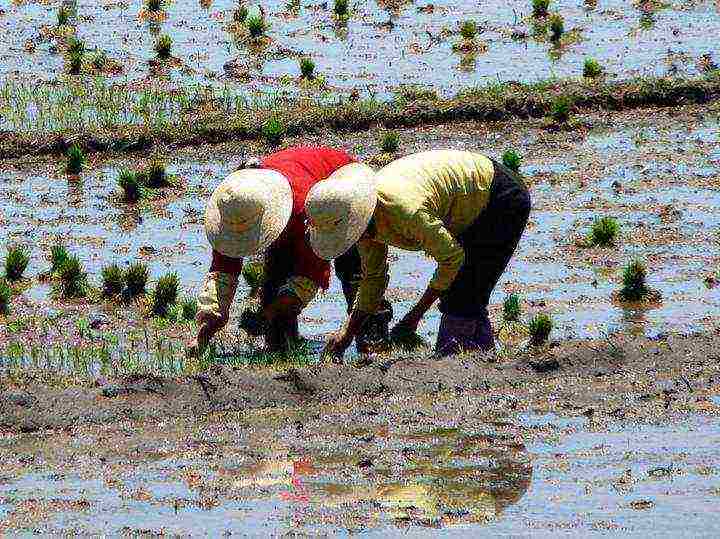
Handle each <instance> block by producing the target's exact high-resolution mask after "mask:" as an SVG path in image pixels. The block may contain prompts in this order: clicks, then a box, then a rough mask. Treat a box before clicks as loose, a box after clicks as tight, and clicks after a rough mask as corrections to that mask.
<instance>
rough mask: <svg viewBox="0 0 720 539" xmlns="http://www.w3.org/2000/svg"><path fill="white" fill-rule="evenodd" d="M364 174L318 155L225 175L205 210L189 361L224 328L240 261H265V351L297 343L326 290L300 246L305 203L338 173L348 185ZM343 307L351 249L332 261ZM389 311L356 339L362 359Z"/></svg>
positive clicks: (270, 160) (300, 152) (325, 269)
mask: <svg viewBox="0 0 720 539" xmlns="http://www.w3.org/2000/svg"><path fill="white" fill-rule="evenodd" d="M251 166H255V165H251ZM358 170H364V168H363V167H362V165H360V164H358V163H356V162H355V160H354V159H353V158H352V157H350V156H349V155H348V154H347V153H345V152H342V151H337V150H333V149H331V148H323V147H297V148H291V149H287V150H283V151H280V152H277V153H275V154H272V155H270V156H268V157H266V158H265V159H264V160H262V161H260V162H257V168H245V169H243V170H239V171H236V172H234V173H232V174H230V175H229V176H228V177H227V178H226V179H225V180H224V181H223V182H222V183H221V184H220V185H219V186H218V187H217V188H216V189H215V191H214V192H213V194H212V196H211V197H210V200H209V201H208V204H207V208H206V210H205V232H206V235H207V238H208V240H209V242H210V244H211V246H212V249H213V252H212V263H211V265H210V270H209V272H208V273H207V275H206V276H205V280H204V283H203V289H202V291H201V293H200V295H199V298H198V315H197V321H198V333H197V338H196V339H195V342H194V343H192V344H191V346H190V350H189V351H190V352H191V353H198V352H202V350H204V349H205V347H206V346H207V344H208V342H209V341H210V339H212V337H213V336H214V335H215V334H216V333H217V332H218V331H219V330H220V329H222V328H223V327H224V326H225V325H226V324H227V322H228V320H229V313H230V306H231V304H232V301H233V298H234V296H235V291H236V288H237V285H238V280H239V277H240V274H241V272H242V265H243V258H244V257H247V256H252V255H256V254H259V253H263V252H264V253H265V283H264V285H263V289H262V306H263V314H264V316H265V319H266V321H267V322H268V330H267V332H266V335H265V340H266V345H267V347H268V349H269V350H271V351H278V350H282V349H285V348H286V347H287V345H288V343H289V342H290V341H292V340H294V339H296V338H297V337H298V322H297V317H298V315H299V314H300V312H301V311H302V309H303V308H304V307H305V306H306V305H307V304H308V303H310V301H311V300H312V299H313V298H314V296H315V294H316V293H317V291H318V289H319V288H322V289H327V288H328V285H329V282H330V264H329V263H328V262H327V261H325V260H322V259H320V258H318V257H317V255H315V253H314V252H313V250H312V249H311V248H310V245H309V244H308V242H307V239H306V226H305V220H306V216H305V196H306V195H307V192H308V190H309V189H310V188H311V187H312V186H313V185H315V184H316V183H317V182H319V181H321V180H324V179H326V178H328V177H331V175H332V174H333V173H336V172H339V171H342V173H343V178H345V179H347V181H353V178H354V177H356V176H357V175H358ZM335 272H336V274H337V275H338V277H339V279H340V281H341V283H342V288H343V293H344V295H345V298H346V302H347V304H348V309H349V306H350V305H352V303H353V300H354V298H355V294H356V292H357V285H358V282H359V278H360V273H361V271H360V257H359V254H358V252H357V249H356V248H355V247H354V246H353V245H352V244H349V245H348V248H347V249H345V251H344V252H343V253H338V257H337V259H336V260H335ZM389 308H390V306H389V304H387V305H385V308H384V309H383V308H382V307H381V308H380V309H378V313H377V315H376V316H373V317H372V319H371V320H370V322H369V323H368V325H367V326H366V327H365V328H363V332H361V333H360V334H358V338H357V344H358V348H359V349H360V350H361V351H365V350H364V349H366V348H368V347H369V346H370V345H371V344H374V342H373V339H375V340H377V339H382V338H383V337H386V336H387V327H388V324H389V322H390V320H391V319H392V312H391V311H389Z"/></svg>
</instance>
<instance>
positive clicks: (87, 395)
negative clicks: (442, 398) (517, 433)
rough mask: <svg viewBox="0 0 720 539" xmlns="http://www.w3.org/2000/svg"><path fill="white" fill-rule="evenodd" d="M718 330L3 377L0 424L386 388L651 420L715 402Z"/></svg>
mask: <svg viewBox="0 0 720 539" xmlns="http://www.w3.org/2000/svg"><path fill="white" fill-rule="evenodd" d="M719 350H720V335H718V334H717V333H715V334H710V335H702V336H693V337H675V336H668V337H666V338H662V339H656V340H648V339H638V338H634V337H629V336H628V337H625V336H618V337H613V338H612V339H611V340H607V341H600V342H579V343H577V342H573V343H564V344H562V345H558V346H555V347H551V348H549V349H548V350H546V351H545V352H543V353H542V354H534V355H526V356H522V357H516V358H515V359H514V360H512V361H507V362H505V361H504V362H499V363H488V362H485V361H482V360H479V359H477V358H472V357H469V356H468V357H457V358H450V359H444V360H440V361H436V360H430V359H428V360H417V359H410V358H408V359H402V360H400V359H396V360H391V361H385V362H382V361H378V362H376V363H374V364H371V365H368V366H364V367H356V366H351V365H344V366H338V365H321V366H315V367H310V368H306V369H295V370H290V371H287V372H284V373H278V372H270V371H252V370H247V369H243V368H238V367H229V366H220V365H218V366H214V367H212V368H211V369H209V370H208V371H207V372H206V373H204V374H201V375H197V376H191V377H187V378H183V379H165V378H157V377H143V376H135V377H131V378H127V379H124V380H115V381H111V382H103V383H98V384H97V385H96V386H94V387H75V388H68V389H53V388H50V387H48V386H36V387H34V386H32V385H28V386H26V387H22V388H20V387H17V386H10V385H9V384H8V381H7V380H2V381H0V428H2V429H5V430H8V431H12V432H18V431H19V432H33V431H38V430H43V429H58V428H60V429H63V428H70V427H73V426H76V425H80V424H110V423H115V422H120V421H124V420H127V419H134V420H144V419H147V420H153V419H160V418H163V417H196V416H203V415H206V414H210V413H214V412H223V411H235V412H238V411H239V412H242V411H244V410H257V409H262V408H270V407H278V406H281V407H305V406H311V405H314V404H328V403H338V404H339V405H340V404H343V405H346V406H350V407H356V406H361V407H362V406H370V407H373V406H374V407H382V405H383V402H386V401H387V399H388V398H389V397H390V396H398V395H432V394H439V393H443V394H447V393H454V394H456V395H458V396H461V395H463V394H466V393H472V394H473V395H474V396H475V397H478V396H480V398H481V399H482V400H485V401H486V402H487V405H488V406H489V407H491V408H492V409H497V410H504V411H509V412H513V411H518V410H523V409H534V410H547V411H558V412H565V413H571V414H572V413H582V414H585V415H591V416H595V417H596V419H598V418H602V417H607V418H608V419H609V418H614V419H624V418H635V419H646V420H654V419H657V418H658V417H661V416H662V415H663V414H665V413H666V412H668V411H673V412H712V411H713V410H715V409H716V408H717V407H715V406H714V405H712V403H711V401H710V400H709V398H710V397H711V396H712V395H713V394H717V393H718V392H719V391H720V352H719Z"/></svg>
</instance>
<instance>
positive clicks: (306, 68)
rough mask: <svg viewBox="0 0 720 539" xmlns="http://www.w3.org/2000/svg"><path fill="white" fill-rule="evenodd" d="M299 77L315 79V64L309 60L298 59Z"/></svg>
mask: <svg viewBox="0 0 720 539" xmlns="http://www.w3.org/2000/svg"><path fill="white" fill-rule="evenodd" d="M300 75H301V76H302V78H303V79H308V80H311V79H314V78H315V62H313V61H312V59H310V58H307V57H306V58H301V59H300Z"/></svg>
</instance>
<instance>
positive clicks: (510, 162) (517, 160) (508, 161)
mask: <svg viewBox="0 0 720 539" xmlns="http://www.w3.org/2000/svg"><path fill="white" fill-rule="evenodd" d="M502 162H503V165H505V166H506V167H507V168H509V169H510V170H514V171H515V172H518V171H519V170H520V164H521V163H522V157H520V154H519V153H517V152H516V151H515V150H506V151H505V153H503V156H502Z"/></svg>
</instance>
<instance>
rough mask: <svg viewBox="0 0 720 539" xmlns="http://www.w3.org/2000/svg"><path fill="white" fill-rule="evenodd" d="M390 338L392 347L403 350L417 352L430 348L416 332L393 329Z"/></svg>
mask: <svg viewBox="0 0 720 539" xmlns="http://www.w3.org/2000/svg"><path fill="white" fill-rule="evenodd" d="M389 337H390V345H391V346H393V347H396V348H400V349H401V350H406V351H410V350H417V349H418V348H425V347H427V346H428V343H427V341H426V340H425V339H423V338H422V337H421V336H420V335H418V334H417V333H416V332H414V331H407V330H405V329H396V328H393V330H392V331H391V332H390V336H389Z"/></svg>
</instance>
